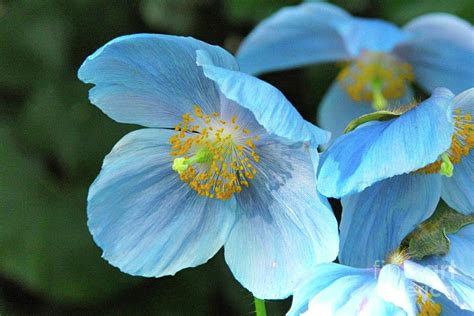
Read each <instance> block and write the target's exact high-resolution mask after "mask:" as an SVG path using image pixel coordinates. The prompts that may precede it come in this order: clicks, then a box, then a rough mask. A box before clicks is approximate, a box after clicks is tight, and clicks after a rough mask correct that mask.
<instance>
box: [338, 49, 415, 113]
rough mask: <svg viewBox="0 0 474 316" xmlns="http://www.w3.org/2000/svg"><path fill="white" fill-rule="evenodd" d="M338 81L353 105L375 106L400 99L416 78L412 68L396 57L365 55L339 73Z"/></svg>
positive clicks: (376, 53) (367, 52)
mask: <svg viewBox="0 0 474 316" xmlns="http://www.w3.org/2000/svg"><path fill="white" fill-rule="evenodd" d="M337 80H338V81H339V84H340V85H341V86H342V88H343V89H344V90H345V91H346V92H347V93H348V94H349V96H350V97H351V98H352V99H353V100H354V101H368V102H373V103H374V104H376V103H377V102H378V101H379V100H384V99H387V100H390V99H398V98H401V97H402V96H403V95H404V94H405V87H406V83H407V82H411V81H413V80H414V74H413V69H412V67H411V65H410V64H408V63H405V62H403V61H401V60H399V59H398V58H397V57H395V56H392V55H389V54H386V53H379V52H370V51H364V52H362V53H361V56H360V57H359V58H357V60H355V61H354V62H352V63H350V64H349V65H347V66H346V67H345V68H344V69H343V70H342V71H341V72H340V73H339V75H338V77H337Z"/></svg>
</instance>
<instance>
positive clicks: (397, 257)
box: [385, 248, 410, 266]
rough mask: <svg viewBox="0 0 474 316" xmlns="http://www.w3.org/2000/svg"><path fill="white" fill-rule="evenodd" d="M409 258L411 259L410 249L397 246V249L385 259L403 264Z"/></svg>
mask: <svg viewBox="0 0 474 316" xmlns="http://www.w3.org/2000/svg"><path fill="white" fill-rule="evenodd" d="M408 259H410V255H409V254H408V249H407V248H403V249H400V248H397V249H396V250H395V251H393V252H391V253H390V254H388V256H387V258H386V259H385V262H387V263H391V264H396V265H399V266H401V265H402V264H403V263H404V262H405V261H407V260H408Z"/></svg>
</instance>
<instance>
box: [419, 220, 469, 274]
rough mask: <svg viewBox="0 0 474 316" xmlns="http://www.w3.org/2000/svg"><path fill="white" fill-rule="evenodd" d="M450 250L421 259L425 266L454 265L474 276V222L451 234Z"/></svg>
mask: <svg viewBox="0 0 474 316" xmlns="http://www.w3.org/2000/svg"><path fill="white" fill-rule="evenodd" d="M448 239H449V251H448V253H447V254H446V255H444V256H430V257H428V258H425V259H423V260H421V261H420V264H422V265H425V266H438V267H448V266H453V267H454V268H455V269H456V270H458V271H460V272H461V273H463V274H466V275H469V276H470V277H471V278H474V265H473V264H472V263H473V262H474V253H473V252H472V249H474V224H470V225H467V226H465V227H463V228H461V229H460V230H459V231H458V232H456V233H455V234H449V235H448Z"/></svg>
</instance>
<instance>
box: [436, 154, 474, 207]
mask: <svg viewBox="0 0 474 316" xmlns="http://www.w3.org/2000/svg"><path fill="white" fill-rule="evenodd" d="M473 188H474V150H471V153H470V154H469V156H466V157H463V159H462V160H461V162H460V163H459V164H455V165H454V172H453V176H452V177H450V178H448V177H443V190H442V191H441V197H442V198H443V200H444V201H445V202H446V203H447V204H448V205H449V206H451V207H452V208H453V209H455V210H457V211H458V212H461V213H464V214H472V213H474V189H473Z"/></svg>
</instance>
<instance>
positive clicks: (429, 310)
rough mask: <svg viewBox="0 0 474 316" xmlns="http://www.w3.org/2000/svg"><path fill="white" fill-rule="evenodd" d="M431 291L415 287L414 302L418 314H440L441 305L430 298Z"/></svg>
mask: <svg viewBox="0 0 474 316" xmlns="http://www.w3.org/2000/svg"><path fill="white" fill-rule="evenodd" d="M432 297H433V295H432V294H431V293H428V292H425V291H424V290H423V289H422V288H420V287H418V286H417V287H416V303H417V304H418V308H419V312H418V316H438V315H440V314H441V310H442V308H441V305H440V304H437V303H435V302H434V301H433V299H432Z"/></svg>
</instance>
